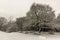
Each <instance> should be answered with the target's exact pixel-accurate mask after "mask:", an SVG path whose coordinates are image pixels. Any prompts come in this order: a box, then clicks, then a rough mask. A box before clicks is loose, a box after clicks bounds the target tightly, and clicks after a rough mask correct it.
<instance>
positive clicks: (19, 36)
mask: <svg viewBox="0 0 60 40" xmlns="http://www.w3.org/2000/svg"><path fill="white" fill-rule="evenodd" d="M0 40H60V35H31V34H23V33H18V32H15V33H14V32H13V33H5V32H2V31H0Z"/></svg>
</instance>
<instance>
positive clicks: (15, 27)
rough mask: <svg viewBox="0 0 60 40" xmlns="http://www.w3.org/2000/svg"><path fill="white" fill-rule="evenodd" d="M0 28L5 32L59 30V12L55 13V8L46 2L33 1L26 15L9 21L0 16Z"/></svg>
mask: <svg viewBox="0 0 60 40" xmlns="http://www.w3.org/2000/svg"><path fill="white" fill-rule="evenodd" d="M0 30H1V31H5V32H17V31H21V32H22V31H38V32H41V31H55V32H60V14H59V15H58V16H57V18H56V15H55V10H53V8H52V7H51V6H49V5H46V4H36V3H33V4H32V6H31V7H30V10H29V11H28V12H27V13H26V16H24V17H19V18H16V21H12V22H11V21H9V22H7V19H6V18H5V17H0Z"/></svg>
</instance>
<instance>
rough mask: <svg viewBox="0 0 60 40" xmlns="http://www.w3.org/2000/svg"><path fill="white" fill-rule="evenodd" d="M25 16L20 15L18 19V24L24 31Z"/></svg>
mask: <svg viewBox="0 0 60 40" xmlns="http://www.w3.org/2000/svg"><path fill="white" fill-rule="evenodd" d="M24 20H25V17H20V18H17V19H16V24H17V25H18V28H19V31H21V32H22V31H23V23H24Z"/></svg>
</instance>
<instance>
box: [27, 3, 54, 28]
mask: <svg viewBox="0 0 60 40" xmlns="http://www.w3.org/2000/svg"><path fill="white" fill-rule="evenodd" d="M54 12H55V11H54V10H53V9H52V8H51V7H50V6H49V5H42V4H35V3H33V4H32V6H31V8H30V10H29V11H28V13H27V18H30V21H35V20H36V21H35V22H34V23H32V24H33V25H35V26H34V27H38V25H39V24H40V23H43V25H45V23H50V22H51V21H53V20H54V18H55V14H54Z"/></svg>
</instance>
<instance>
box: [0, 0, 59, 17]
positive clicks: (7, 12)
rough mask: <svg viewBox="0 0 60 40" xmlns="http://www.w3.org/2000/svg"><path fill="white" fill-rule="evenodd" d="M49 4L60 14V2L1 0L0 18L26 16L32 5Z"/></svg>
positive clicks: (54, 0) (46, 0)
mask: <svg viewBox="0 0 60 40" xmlns="http://www.w3.org/2000/svg"><path fill="white" fill-rule="evenodd" d="M34 2H35V3H39V4H40V3H41V4H49V5H50V6H51V7H52V8H53V9H54V10H55V11H56V12H55V13H56V15H57V14H58V13H59V12H60V0H0V16H3V17H6V18H9V17H10V16H13V18H16V17H21V16H25V15H26V13H27V12H28V10H29V9H30V7H31V5H32V3H34Z"/></svg>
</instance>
